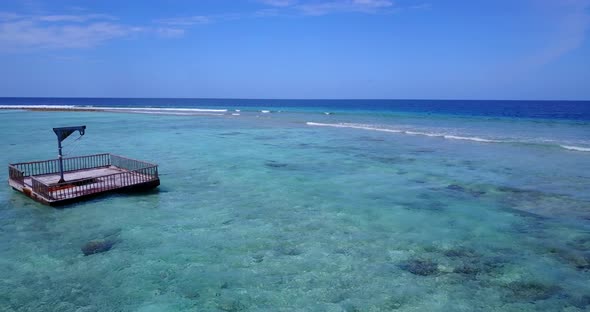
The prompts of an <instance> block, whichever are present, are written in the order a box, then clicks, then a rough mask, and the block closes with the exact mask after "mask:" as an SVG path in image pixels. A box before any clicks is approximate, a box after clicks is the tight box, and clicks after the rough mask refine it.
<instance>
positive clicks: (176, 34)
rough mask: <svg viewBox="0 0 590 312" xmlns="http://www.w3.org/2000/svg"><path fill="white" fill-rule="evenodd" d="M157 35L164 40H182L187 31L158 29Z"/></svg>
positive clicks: (166, 28) (167, 28)
mask: <svg viewBox="0 0 590 312" xmlns="http://www.w3.org/2000/svg"><path fill="white" fill-rule="evenodd" d="M156 34H157V35H158V36H160V37H163V38H180V37H183V36H184V34H185V30H184V29H182V28H169V27H160V28H156Z"/></svg>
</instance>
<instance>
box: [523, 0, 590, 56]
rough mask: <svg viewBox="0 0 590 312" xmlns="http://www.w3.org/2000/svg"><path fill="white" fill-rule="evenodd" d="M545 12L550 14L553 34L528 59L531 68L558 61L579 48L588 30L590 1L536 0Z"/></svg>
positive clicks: (589, 24) (589, 26)
mask: <svg viewBox="0 0 590 312" xmlns="http://www.w3.org/2000/svg"><path fill="white" fill-rule="evenodd" d="M538 3H540V4H541V5H542V6H543V7H544V9H545V11H547V12H550V14H549V15H550V16H549V18H550V19H551V21H550V24H551V25H554V31H553V34H552V35H550V36H549V37H548V38H547V40H546V45H545V46H544V47H543V48H542V49H541V50H539V51H537V52H536V53H535V54H534V55H533V56H532V57H530V63H531V65H533V66H540V65H544V64H547V63H550V62H551V61H553V60H555V59H558V58H559V57H561V56H562V55H564V54H566V53H568V52H570V51H573V50H575V49H577V48H578V47H580V46H581V45H582V44H583V43H584V41H585V40H586V37H587V35H586V34H587V32H588V30H589V29H590V0H560V1H548V0H538Z"/></svg>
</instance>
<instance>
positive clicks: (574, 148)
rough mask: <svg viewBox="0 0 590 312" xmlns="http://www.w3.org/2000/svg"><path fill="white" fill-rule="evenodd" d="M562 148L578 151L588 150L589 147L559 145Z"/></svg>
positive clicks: (589, 150)
mask: <svg viewBox="0 0 590 312" xmlns="http://www.w3.org/2000/svg"><path fill="white" fill-rule="evenodd" d="M560 146H561V147H562V148H565V149H567V150H570V151H578V152H590V147H581V146H573V145H560Z"/></svg>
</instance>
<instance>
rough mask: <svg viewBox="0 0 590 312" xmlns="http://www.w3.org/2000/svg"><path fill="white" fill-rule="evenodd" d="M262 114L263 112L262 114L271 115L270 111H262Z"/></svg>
mask: <svg viewBox="0 0 590 312" xmlns="http://www.w3.org/2000/svg"><path fill="white" fill-rule="evenodd" d="M260 112H261V113H263V114H268V113H270V111H269V110H261V111H260Z"/></svg>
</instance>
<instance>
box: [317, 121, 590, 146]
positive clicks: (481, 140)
mask: <svg viewBox="0 0 590 312" xmlns="http://www.w3.org/2000/svg"><path fill="white" fill-rule="evenodd" d="M306 124H307V125H308V126H314V127H332V128H350V129H361V130H370V131H379V132H389V133H398V134H407V135H422V136H428V137H437V138H443V139H448V140H463V141H472V142H479V143H512V144H515V143H523V144H536V145H551V146H555V145H556V144H545V143H532V142H527V141H518V140H497V139H486V138H480V137H476V136H459V135H451V134H446V133H437V132H421V131H412V130H403V129H391V128H382V127H377V126H375V125H366V124H352V123H319V122H306ZM558 146H559V147H561V148H563V149H566V150H570V151H577V152H590V147H582V146H575V145H559V144H558Z"/></svg>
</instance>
